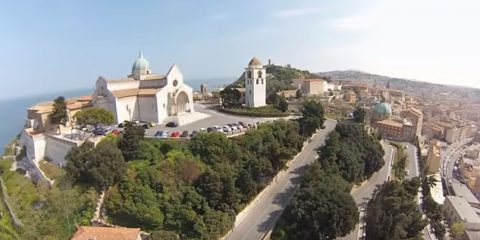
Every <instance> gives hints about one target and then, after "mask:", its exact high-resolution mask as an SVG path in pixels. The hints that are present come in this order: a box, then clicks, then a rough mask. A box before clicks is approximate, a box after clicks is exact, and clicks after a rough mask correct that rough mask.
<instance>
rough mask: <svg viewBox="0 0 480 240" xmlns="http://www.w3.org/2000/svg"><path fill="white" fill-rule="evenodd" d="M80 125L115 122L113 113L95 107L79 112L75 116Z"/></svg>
mask: <svg viewBox="0 0 480 240" xmlns="http://www.w3.org/2000/svg"><path fill="white" fill-rule="evenodd" d="M73 117H74V119H75V120H76V123H77V124H79V125H93V126H95V127H97V125H98V124H112V123H113V121H114V117H113V113H112V112H110V111H108V110H105V109H103V108H98V107H93V108H88V109H85V110H82V111H80V112H77V113H76V114H75V116H73Z"/></svg>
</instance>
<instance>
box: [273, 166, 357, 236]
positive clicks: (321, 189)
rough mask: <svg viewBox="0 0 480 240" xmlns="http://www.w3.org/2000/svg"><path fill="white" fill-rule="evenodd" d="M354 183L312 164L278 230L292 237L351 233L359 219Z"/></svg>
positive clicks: (276, 232) (280, 234)
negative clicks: (353, 189)
mask: <svg viewBox="0 0 480 240" xmlns="http://www.w3.org/2000/svg"><path fill="white" fill-rule="evenodd" d="M349 190H350V185H349V184H348V183H346V182H345V181H344V180H343V179H341V177H339V176H338V175H335V174H330V173H326V172H325V171H323V170H322V169H321V167H320V164H319V163H314V164H312V165H311V166H310V167H309V169H308V170H307V172H306V173H305V175H304V177H303V180H302V184H301V185H300V187H299V189H298V190H297V192H296V193H295V195H294V197H293V198H292V200H291V202H290V203H289V205H288V206H287V208H286V210H285V213H284V215H282V218H281V220H280V221H279V225H277V227H276V229H275V230H274V232H275V234H274V235H276V236H282V235H286V236H288V239H334V238H337V237H342V236H345V235H347V234H348V233H349V232H351V230H353V228H354V227H355V225H356V224H357V223H358V210H357V205H356V203H355V201H354V200H353V198H352V196H351V195H350V193H349V192H348V191H349Z"/></svg>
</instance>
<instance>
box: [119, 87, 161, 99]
mask: <svg viewBox="0 0 480 240" xmlns="http://www.w3.org/2000/svg"><path fill="white" fill-rule="evenodd" d="M158 91H160V88H130V89H124V90H117V91H112V94H113V96H114V97H116V98H124V97H133V96H138V95H141V96H145V95H155V94H156V93H157V92H158Z"/></svg>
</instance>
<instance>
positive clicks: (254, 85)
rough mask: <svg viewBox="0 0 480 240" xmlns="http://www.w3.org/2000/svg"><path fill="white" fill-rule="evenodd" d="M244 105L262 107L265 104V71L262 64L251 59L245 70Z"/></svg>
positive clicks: (256, 59)
mask: <svg viewBox="0 0 480 240" xmlns="http://www.w3.org/2000/svg"><path fill="white" fill-rule="evenodd" d="M244 75H245V105H246V106H247V107H253V108H256V107H262V106H265V105H267V103H266V97H267V96H266V95H267V94H266V91H267V71H266V69H265V67H264V66H263V65H262V62H260V60H259V59H258V58H256V57H254V58H252V60H250V62H249V63H248V66H247V67H246V68H245V74H244Z"/></svg>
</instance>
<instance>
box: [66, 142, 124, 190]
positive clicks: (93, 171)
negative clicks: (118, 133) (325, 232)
mask: <svg viewBox="0 0 480 240" xmlns="http://www.w3.org/2000/svg"><path fill="white" fill-rule="evenodd" d="M66 159H67V166H66V172H67V176H69V178H70V179H71V180H72V181H73V182H74V183H85V184H90V185H93V186H95V187H97V189H104V188H106V187H108V186H111V185H112V184H114V183H116V182H118V181H119V180H120V178H121V177H122V176H123V174H124V173H125V171H126V163H125V160H124V159H123V156H122V152H121V151H120V150H119V149H118V148H117V146H115V144H114V143H113V142H110V141H102V142H100V143H98V144H97V146H96V147H95V148H94V146H93V144H92V143H90V142H85V143H83V144H82V145H80V147H78V148H73V149H72V150H71V151H70V152H69V153H68V154H67V156H66Z"/></svg>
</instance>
